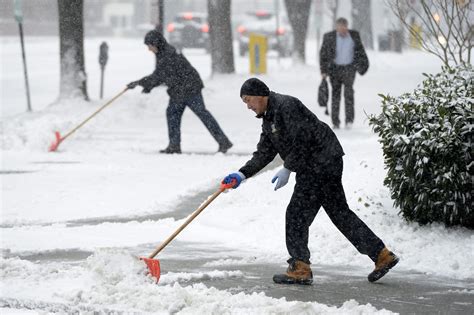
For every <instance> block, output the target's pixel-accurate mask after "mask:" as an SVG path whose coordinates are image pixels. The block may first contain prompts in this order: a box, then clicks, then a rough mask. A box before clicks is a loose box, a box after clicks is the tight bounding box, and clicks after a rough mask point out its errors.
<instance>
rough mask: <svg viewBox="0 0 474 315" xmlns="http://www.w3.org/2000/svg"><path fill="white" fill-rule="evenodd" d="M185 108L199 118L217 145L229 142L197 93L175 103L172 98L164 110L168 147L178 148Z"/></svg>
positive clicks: (200, 95)
mask: <svg viewBox="0 0 474 315" xmlns="http://www.w3.org/2000/svg"><path fill="white" fill-rule="evenodd" d="M186 106H188V107H189V108H190V109H191V110H192V111H193V112H194V113H195V114H196V116H198V117H199V119H200V120H201V121H202V123H203V124H204V126H206V128H207V130H209V132H210V133H211V135H212V136H213V137H214V139H215V140H216V141H217V143H219V145H225V144H227V143H229V142H230V141H229V139H228V138H227V136H226V135H225V134H224V132H223V131H222V129H221V127H220V126H219V124H218V123H217V121H216V119H215V118H214V117H213V116H212V115H211V113H210V112H209V111H208V110H207V109H206V107H205V106H204V100H203V98H202V94H201V93H199V94H195V95H192V96H191V97H189V98H187V99H185V100H179V101H177V100H174V99H172V98H171V99H170V101H169V104H168V108H167V109H166V118H167V120H168V136H169V140H170V143H169V145H170V146H173V147H179V146H180V144H181V119H182V117H183V113H184V110H185V108H186Z"/></svg>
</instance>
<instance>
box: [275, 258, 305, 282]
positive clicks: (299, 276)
mask: <svg viewBox="0 0 474 315" xmlns="http://www.w3.org/2000/svg"><path fill="white" fill-rule="evenodd" d="M273 282H275V283H280V284H311V283H313V272H312V271H311V268H310V267H309V264H307V263H305V262H302V261H301V260H296V261H294V262H292V263H290V265H289V266H288V269H287V270H286V273H284V274H279V275H274V276H273Z"/></svg>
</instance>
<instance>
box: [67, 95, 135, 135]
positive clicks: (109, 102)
mask: <svg viewBox="0 0 474 315" xmlns="http://www.w3.org/2000/svg"><path fill="white" fill-rule="evenodd" d="M127 90H128V87H126V88H125V89H124V90H123V91H122V92H120V93H119V94H117V95H115V96H114V97H113V98H112V99H111V100H110V101H108V102H107V103H105V104H104V105H102V106H101V107H100V108H99V109H98V110H96V111H95V112H94V113H92V115H90V116H89V117H87V118H86V119H85V120H84V121H83V122H81V123H80V124H79V125H77V126H76V127H75V128H74V129H72V130H71V131H69V132H68V133H67V134H66V135H65V136H64V137H62V138H61V141H63V140H64V139H66V138H67V137H69V136H70V135H72V134H73V133H74V132H75V131H76V130H77V129H79V128H81V127H82V126H84V125H85V124H86V123H87V122H88V121H89V120H91V119H92V118H93V117H94V116H95V115H97V114H98V113H99V112H101V111H102V110H103V109H104V108H106V107H107V106H109V105H110V104H112V103H113V102H114V101H115V100H116V99H118V98H119V97H120V96H122V94H123V93H125V92H127Z"/></svg>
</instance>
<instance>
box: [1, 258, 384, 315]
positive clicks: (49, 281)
mask: <svg viewBox="0 0 474 315" xmlns="http://www.w3.org/2000/svg"><path fill="white" fill-rule="evenodd" d="M0 261H1V274H0V275H1V277H2V283H1V288H2V292H3V294H2V298H1V299H0V307H6V306H8V307H18V306H21V307H26V308H37V309H42V310H45V311H54V310H58V309H59V310H60V309H61V308H62V311H66V312H77V311H85V310H89V311H91V310H94V311H104V310H106V311H114V312H153V313H158V314H161V313H163V314H168V313H177V312H179V313H180V314H211V313H212V314H224V313H228V314H248V313H253V314H275V313H281V314H285V313H296V314H340V313H345V314H361V313H363V314H392V313H391V312H389V311H386V310H381V311H378V310H377V309H376V308H374V307H373V306H371V305H370V304H367V305H360V304H359V303H357V302H356V301H354V300H350V301H347V302H345V303H344V304H343V305H342V306H341V307H339V308H338V307H329V306H326V305H324V304H319V303H316V302H311V303H304V302H288V301H286V299H284V298H281V299H275V298H271V297H267V296H266V295H265V294H264V293H253V294H245V293H239V294H231V293H229V292H227V291H220V290H217V289H215V288H212V287H207V286H206V285H204V284H192V285H184V284H183V283H186V282H187V281H189V280H192V279H215V278H218V279H219V278H227V277H243V276H244V275H243V274H242V273H241V272H239V271H236V272H222V271H211V272H208V273H190V274H186V273H179V274H165V275H163V276H162V277H163V278H162V279H161V280H160V282H159V283H158V284H156V283H155V279H154V278H152V277H150V276H149V275H147V272H146V266H145V265H144V264H143V262H141V261H140V260H138V259H137V257H134V256H132V255H130V254H129V253H127V252H125V251H120V250H103V251H98V252H96V253H94V255H92V256H90V257H89V258H88V259H87V261H86V262H85V263H82V264H80V265H78V266H64V265H63V266H62V267H59V266H58V265H55V264H45V265H39V264H33V263H30V262H26V261H24V260H21V259H17V258H11V259H3V258H2V259H1V260H0ZM13 284H15V285H13ZM10 287H11V288H12V289H13V291H12V290H10V289H9V290H6V288H10ZM100 305H103V306H106V307H104V308H100V307H99V306H100Z"/></svg>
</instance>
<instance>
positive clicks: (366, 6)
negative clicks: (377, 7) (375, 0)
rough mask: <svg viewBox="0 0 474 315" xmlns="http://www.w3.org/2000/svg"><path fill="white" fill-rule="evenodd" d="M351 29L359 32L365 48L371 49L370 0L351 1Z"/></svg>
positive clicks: (372, 41)
mask: <svg viewBox="0 0 474 315" xmlns="http://www.w3.org/2000/svg"><path fill="white" fill-rule="evenodd" d="M351 28H352V29H355V30H356V31H359V33H360V38H361V40H362V43H363V44H364V46H365V48H367V49H373V48H374V40H373V35H372V8H371V1H370V0H352V27H351Z"/></svg>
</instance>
